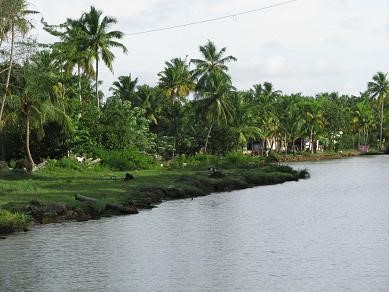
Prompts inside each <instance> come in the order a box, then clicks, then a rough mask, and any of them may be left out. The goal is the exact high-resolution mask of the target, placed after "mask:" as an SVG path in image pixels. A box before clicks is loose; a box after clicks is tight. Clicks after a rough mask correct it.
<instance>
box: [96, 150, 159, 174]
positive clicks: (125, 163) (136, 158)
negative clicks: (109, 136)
mask: <svg viewBox="0 0 389 292" xmlns="http://www.w3.org/2000/svg"><path fill="white" fill-rule="evenodd" d="M100 158H101V159H102V163H103V164H104V165H107V166H109V167H110V168H112V169H115V170H120V171H124V170H135V169H150V168H154V167H156V166H157V160H156V159H155V158H154V157H152V156H150V155H148V154H146V153H143V152H140V151H138V150H123V151H106V150H104V151H101V152H100Z"/></svg>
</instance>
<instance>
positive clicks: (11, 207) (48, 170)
mask: <svg viewBox="0 0 389 292" xmlns="http://www.w3.org/2000/svg"><path fill="white" fill-rule="evenodd" d="M222 172H223V174H224V176H223V175H222V176H221V177H216V178H214V177H210V175H209V171H208V169H207V168H206V167H204V168H199V167H195V168H160V169H154V170H135V171H131V172H130V173H131V174H132V175H133V176H134V177H135V179H133V180H130V181H124V180H123V178H124V177H125V174H126V172H125V171H112V170H110V169H108V168H105V167H102V166H87V165H82V166H80V167H73V166H72V165H68V166H64V165H62V164H61V163H59V164H57V163H49V164H48V165H47V167H45V168H43V169H41V170H39V171H37V172H34V173H33V174H27V173H24V172H15V171H5V172H1V173H0V210H2V209H3V211H1V212H3V213H1V214H3V215H2V216H3V217H2V218H0V234H1V233H8V232H13V231H20V230H23V229H25V228H26V226H27V225H28V223H27V218H29V217H28V216H27V215H25V214H29V215H31V216H32V217H33V218H34V219H35V220H36V221H38V222H41V223H45V222H46V223H48V222H60V221H61V220H62V219H61V218H62V217H63V218H65V217H66V216H68V215H67V214H68V213H67V212H68V211H71V210H73V213H77V214H81V213H82V212H86V213H85V215H90V216H89V217H88V219H90V218H98V217H100V216H102V215H109V214H110V213H109V210H107V208H106V206H107V204H108V203H110V204H111V205H112V204H115V205H122V206H128V205H129V204H130V203H129V202H130V201H132V202H134V203H136V204H139V202H140V201H142V200H146V201H147V200H151V203H157V202H158V201H160V200H161V199H180V198H190V197H195V196H202V195H207V194H209V193H211V192H221V191H231V190H236V189H244V188H248V187H253V186H258V185H267V184H276V183H283V182H286V181H292V180H298V179H299V178H300V177H301V173H300V171H295V170H293V169H292V168H290V167H288V166H282V165H262V166H257V167H248V168H225V169H222ZM76 194H80V195H84V196H87V197H92V198H94V199H97V202H96V203H92V204H89V203H85V202H79V201H77V200H75V195H76ZM64 205H65V210H67V211H64V212H65V213H63V212H62V211H61V212H59V213H58V212H57V211H56V210H57V208H56V206H64ZM130 205H131V204H130ZM59 209H60V210H62V209H63V208H59ZM5 210H7V211H5ZM79 210H81V213H79ZM107 212H108V213H107ZM51 215H53V216H54V217H53V218H51ZM57 216H59V217H57ZM70 216H71V215H70ZM66 218H70V219H77V220H78V219H79V218H80V217H76V218H74V217H66ZM56 219H59V220H58V221H57V220H56ZM86 220H87V219H86ZM1 222H3V223H4V222H5V223H4V224H3V225H1ZM2 226H3V227H2ZM1 228H3V229H1Z"/></svg>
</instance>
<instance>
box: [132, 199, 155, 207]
mask: <svg viewBox="0 0 389 292" xmlns="http://www.w3.org/2000/svg"><path fill="white" fill-rule="evenodd" d="M134 204H135V206H136V207H137V208H139V209H152V208H155V207H156V206H155V205H153V199H152V198H150V197H146V198H141V199H137V200H135V201H134Z"/></svg>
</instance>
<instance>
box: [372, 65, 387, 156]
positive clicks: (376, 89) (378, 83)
mask: <svg viewBox="0 0 389 292" xmlns="http://www.w3.org/2000/svg"><path fill="white" fill-rule="evenodd" d="M367 88H368V89H367V90H368V92H369V93H370V95H371V96H372V97H374V98H376V99H377V100H378V102H379V103H380V105H381V122H380V145H379V149H381V150H382V149H383V146H384V145H383V125H384V104H385V98H387V97H388V95H389V80H388V73H383V72H378V73H377V74H375V75H374V76H373V81H371V82H369V83H368V84H367Z"/></svg>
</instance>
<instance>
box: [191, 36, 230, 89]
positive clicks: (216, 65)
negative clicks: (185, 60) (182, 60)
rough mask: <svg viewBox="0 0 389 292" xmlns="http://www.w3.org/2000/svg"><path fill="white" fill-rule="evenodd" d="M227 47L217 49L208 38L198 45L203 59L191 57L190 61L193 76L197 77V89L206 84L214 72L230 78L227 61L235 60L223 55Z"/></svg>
mask: <svg viewBox="0 0 389 292" xmlns="http://www.w3.org/2000/svg"><path fill="white" fill-rule="evenodd" d="M226 50H227V48H225V47H224V48H222V49H221V50H220V51H218V50H217V48H216V46H215V44H214V43H213V42H211V41H210V40H208V42H207V43H206V44H205V45H204V46H200V52H201V54H202V55H203V58H204V59H192V60H190V63H192V64H194V65H195V66H196V68H195V69H194V70H193V71H192V73H193V76H194V77H195V78H196V79H198V82H197V90H201V89H202V88H204V87H205V86H206V83H207V82H208V80H209V79H210V75H211V74H212V73H214V72H219V74H220V75H223V76H224V78H226V79H229V80H231V77H230V76H229V75H228V74H227V71H228V67H227V65H226V64H227V63H230V62H232V61H237V59H236V58H235V57H234V56H225V53H226Z"/></svg>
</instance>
